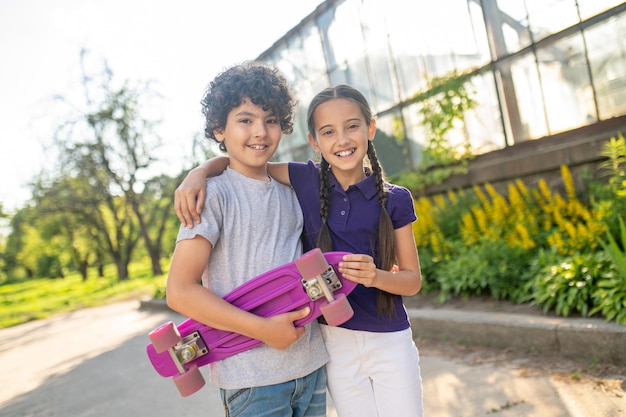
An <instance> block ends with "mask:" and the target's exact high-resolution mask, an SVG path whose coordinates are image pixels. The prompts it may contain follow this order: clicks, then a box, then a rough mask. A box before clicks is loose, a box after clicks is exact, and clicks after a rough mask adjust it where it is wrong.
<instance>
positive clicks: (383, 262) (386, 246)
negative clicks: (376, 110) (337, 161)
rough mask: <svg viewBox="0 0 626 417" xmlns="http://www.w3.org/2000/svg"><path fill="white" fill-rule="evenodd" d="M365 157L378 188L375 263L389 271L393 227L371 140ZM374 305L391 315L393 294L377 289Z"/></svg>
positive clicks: (380, 312) (392, 252)
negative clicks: (367, 159)
mask: <svg viewBox="0 0 626 417" xmlns="http://www.w3.org/2000/svg"><path fill="white" fill-rule="evenodd" d="M367 157H368V158H369V160H370V166H371V168H372V173H373V175H374V178H375V179H376V188H377V189H378V201H379V202H380V207H381V210H380V216H379V218H378V233H377V234H378V259H377V260H376V261H377V265H378V267H379V268H380V269H383V270H385V271H391V268H392V267H393V264H394V262H395V259H396V256H395V254H396V250H395V242H394V228H393V222H392V221H391V217H390V216H389V212H388V211H387V190H388V187H387V184H386V183H385V181H384V179H383V170H382V167H381V166H380V162H379V161H378V156H377V155H376V149H374V144H373V143H372V141H371V140H370V141H368V142H367ZM376 306H377V309H378V313H379V314H384V315H386V316H389V317H391V316H392V315H393V314H394V313H395V310H396V308H395V305H394V303H393V295H392V294H390V293H388V292H386V291H382V290H378V294H377V296H376Z"/></svg>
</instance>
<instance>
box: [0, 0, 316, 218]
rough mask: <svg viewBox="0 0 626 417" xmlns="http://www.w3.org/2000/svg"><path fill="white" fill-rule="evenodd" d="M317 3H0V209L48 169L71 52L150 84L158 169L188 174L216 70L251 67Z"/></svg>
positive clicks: (74, 75)
mask: <svg viewBox="0 0 626 417" xmlns="http://www.w3.org/2000/svg"><path fill="white" fill-rule="evenodd" d="M322 2H323V0H264V1H256V0H239V1H232V0H180V1H172V0H170V1H166V0H107V1H102V0H54V1H51V0H0V178H1V181H0V203H2V205H3V209H4V211H5V212H9V213H12V212H13V211H14V210H15V209H19V208H21V207H23V206H24V204H25V203H26V201H27V200H28V198H29V197H30V191H29V188H28V183H29V182H30V181H31V180H32V179H33V178H34V177H35V176H37V175H38V174H39V173H40V172H41V170H42V169H45V168H46V167H47V166H48V165H49V164H51V163H52V161H51V160H50V157H49V155H50V153H49V149H48V148H46V145H47V144H49V143H50V139H51V134H52V130H53V129H54V127H55V126H57V125H58V124H59V123H60V122H62V121H63V120H64V119H63V116H64V115H63V114H57V113H55V112H54V111H53V108H54V106H53V105H52V104H53V100H52V97H54V96H55V95H64V94H65V93H66V92H67V91H70V90H74V91H76V89H77V86H79V85H80V66H79V59H80V50H81V49H82V48H85V49H87V50H88V51H89V55H90V57H92V59H96V60H101V61H103V60H106V62H107V63H108V66H109V67H110V68H111V69H112V71H113V73H114V77H115V78H116V79H122V80H125V79H127V80H130V81H133V82H147V81H151V82H153V83H154V85H155V88H156V89H157V91H158V93H159V94H161V95H162V96H163V98H162V99H161V101H160V103H161V104H162V106H163V114H162V117H163V123H162V124H161V126H160V127H159V130H158V133H159V134H160V136H161V137H162V138H163V141H164V146H163V148H162V149H161V150H160V151H161V155H160V156H165V158H166V160H165V162H166V165H167V166H169V167H171V168H172V172H168V174H172V175H173V174H175V173H177V172H179V171H180V169H181V168H182V167H189V161H185V160H184V158H185V155H188V154H189V151H190V148H191V141H192V137H193V135H194V134H197V133H201V132H202V116H201V114H200V105H199V101H200V98H201V96H202V92H203V90H204V88H205V87H206V85H207V84H208V83H209V81H211V79H212V78H213V77H214V76H215V75H217V74H218V73H219V72H220V71H221V70H223V69H224V68H225V67H228V66H230V65H232V64H236V63H240V62H242V61H245V60H250V59H254V58H256V57H257V56H259V55H260V54H261V53H262V52H264V51H265V50H267V49H268V48H270V47H271V46H272V45H273V44H274V42H275V41H277V40H278V39H279V38H280V37H282V36H283V35H284V34H285V33H287V32H288V31H289V30H290V29H292V28H293V27H294V26H296V25H297V24H298V23H300V22H301V21H302V19H304V18H305V17H306V16H307V15H309V14H310V13H311V12H313V11H314V10H315V8H316V7H317V6H318V5H319V4H320V3H322Z"/></svg>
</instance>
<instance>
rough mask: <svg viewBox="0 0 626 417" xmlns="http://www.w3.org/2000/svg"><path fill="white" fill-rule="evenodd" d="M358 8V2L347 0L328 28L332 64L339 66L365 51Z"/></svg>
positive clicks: (340, 6) (339, 6) (337, 11)
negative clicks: (332, 57) (332, 58)
mask: <svg viewBox="0 0 626 417" xmlns="http://www.w3.org/2000/svg"><path fill="white" fill-rule="evenodd" d="M358 6H359V2H358V1H357V0H346V1H345V2H344V3H341V4H340V5H338V6H337V9H336V10H335V15H334V18H333V20H332V22H331V24H330V26H329V27H328V39H329V40H330V42H329V43H330V48H331V49H332V55H333V56H334V60H333V61H331V62H334V63H336V64H337V65H342V64H344V63H346V62H348V61H350V60H352V59H354V58H355V57H357V56H360V55H362V54H363V51H364V50H365V44H364V42H363V31H362V29H361V21H360V19H359V8H358ZM331 69H332V66H331Z"/></svg>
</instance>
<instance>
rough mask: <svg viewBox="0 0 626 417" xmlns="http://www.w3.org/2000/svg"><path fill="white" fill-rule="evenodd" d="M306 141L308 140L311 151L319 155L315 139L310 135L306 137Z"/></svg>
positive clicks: (318, 147)
mask: <svg viewBox="0 0 626 417" xmlns="http://www.w3.org/2000/svg"><path fill="white" fill-rule="evenodd" d="M307 139H309V143H310V144H311V147H313V150H314V151H315V152H317V153H320V152H321V150H320V146H319V145H318V144H317V140H315V138H314V137H313V135H311V134H310V133H309V134H308V135H307Z"/></svg>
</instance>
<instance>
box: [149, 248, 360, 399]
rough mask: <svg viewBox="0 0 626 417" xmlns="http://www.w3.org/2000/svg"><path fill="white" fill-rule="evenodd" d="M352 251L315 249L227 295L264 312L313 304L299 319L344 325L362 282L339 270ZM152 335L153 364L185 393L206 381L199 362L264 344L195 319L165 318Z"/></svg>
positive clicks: (234, 301) (237, 303)
mask: <svg viewBox="0 0 626 417" xmlns="http://www.w3.org/2000/svg"><path fill="white" fill-rule="evenodd" d="M346 254H347V252H327V253H322V252H321V251H320V250H319V249H313V250H311V251H309V252H307V253H305V254H303V255H302V256H301V257H300V258H298V259H297V260H295V261H294V262H291V263H288V264H285V265H282V266H279V267H277V268H275V269H272V270H270V271H268V272H265V273H263V274H261V275H259V276H257V277H255V278H253V279H251V280H250V281H247V282H246V283H245V284H243V285H241V286H239V287H237V288H235V289H234V290H233V291H231V292H230V293H228V294H227V295H226V296H224V300H226V301H228V302H229V303H231V304H233V305H235V306H237V307H239V308H241V309H244V310H246V311H249V312H252V313H254V314H257V315H259V316H263V317H271V316H274V315H277V314H281V313H286V312H289V311H294V310H299V309H302V308H305V307H307V306H308V307H309V308H310V310H311V311H310V313H309V315H308V316H307V317H305V318H303V319H300V320H297V321H295V322H294V325H296V326H298V327H300V326H304V325H306V324H307V323H310V322H311V321H313V320H316V319H317V318H318V317H320V316H322V315H324V317H325V318H326V321H327V322H328V323H329V324H330V325H339V324H341V323H343V322H345V321H347V320H348V319H349V318H350V317H351V316H352V314H353V312H352V309H351V307H350V304H349V303H348V301H347V299H346V298H345V297H346V296H347V295H348V294H349V293H350V292H351V291H352V290H353V289H354V287H355V286H356V283H354V282H352V281H349V280H344V279H343V277H342V276H341V274H340V273H339V272H338V271H337V265H338V263H339V262H340V261H341V260H342V258H343V256H344V255H346ZM150 339H151V342H152V343H150V344H148V345H147V347H146V352H147V355H148V358H149V359H150V362H151V364H152V366H153V367H154V369H155V370H156V371H157V373H158V374H159V375H161V376H162V377H173V378H174V382H175V383H176V385H177V387H178V389H179V391H180V393H181V394H182V395H183V396H187V395H190V394H192V393H193V392H196V391H197V390H198V389H200V388H201V387H202V386H203V385H204V379H203V378H202V376H201V375H200V373H199V371H198V369H197V368H199V367H201V366H204V365H207V364H209V363H212V362H215V361H219V360H222V359H225V358H228V357H230V356H233V355H236V354H237V353H240V352H243V351H245V350H248V349H252V348H255V347H258V346H261V345H262V344H263V343H262V342H261V341H259V340H256V339H252V338H249V337H246V336H243V335H240V334H238V333H234V332H229V331H224V330H218V329H214V328H212V327H210V326H206V325H204V324H202V323H199V322H197V321H195V320H193V319H187V320H185V321H184V322H182V323H181V324H179V325H178V326H176V325H175V324H174V323H173V322H168V323H165V324H163V325H161V326H159V327H157V328H156V329H154V330H153V331H152V332H150ZM185 380H192V382H189V381H185Z"/></svg>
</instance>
